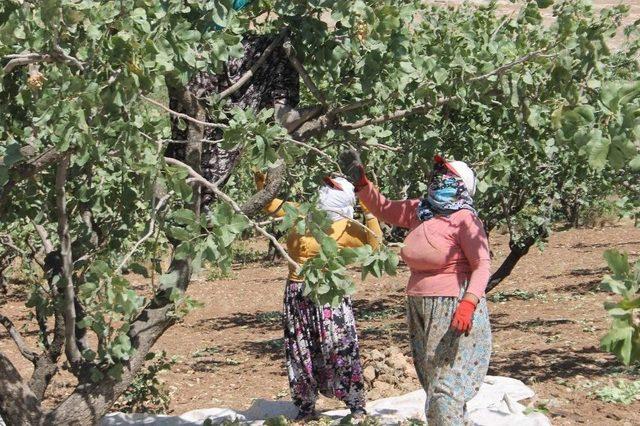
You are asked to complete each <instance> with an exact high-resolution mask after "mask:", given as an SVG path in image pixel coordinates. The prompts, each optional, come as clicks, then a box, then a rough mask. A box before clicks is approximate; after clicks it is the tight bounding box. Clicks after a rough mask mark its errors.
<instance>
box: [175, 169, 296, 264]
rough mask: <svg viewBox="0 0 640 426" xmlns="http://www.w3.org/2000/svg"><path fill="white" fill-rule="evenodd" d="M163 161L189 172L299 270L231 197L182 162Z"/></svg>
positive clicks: (294, 262) (274, 240)
mask: <svg viewBox="0 0 640 426" xmlns="http://www.w3.org/2000/svg"><path fill="white" fill-rule="evenodd" d="M164 160H165V161H166V162H167V164H171V165H174V166H178V167H182V168H184V169H186V170H187V172H189V176H191V178H192V179H193V180H194V181H195V182H197V183H199V184H200V185H202V186H205V187H206V188H207V189H209V190H210V191H211V192H213V193H214V194H216V196H217V197H219V198H220V199H221V200H222V201H224V202H225V203H227V204H229V205H230V206H231V208H232V209H233V210H234V211H235V212H236V213H237V214H239V215H241V216H243V217H244V218H245V219H246V220H248V221H249V223H250V224H251V226H253V228H254V229H255V230H256V231H258V232H259V233H260V234H262V235H263V236H264V237H266V238H268V239H269V240H270V241H271V242H272V243H273V245H274V246H275V247H276V248H277V249H278V251H279V252H280V254H281V255H282V257H284V258H285V259H287V262H289V264H290V265H291V266H293V267H294V268H295V270H296V271H297V270H299V269H300V265H299V264H298V263H297V262H296V261H295V260H293V259H292V258H291V256H289V254H288V253H287V251H286V250H285V249H284V247H282V245H281V244H280V243H279V242H278V239H277V238H276V237H274V236H273V235H271V234H270V233H269V232H267V231H266V230H265V229H264V228H262V227H261V226H260V225H259V224H258V223H257V222H254V221H253V220H251V218H249V216H247V215H246V214H245V213H244V212H243V211H242V209H241V208H240V206H239V205H238V203H236V202H235V201H234V200H233V199H232V198H231V197H229V196H228V195H227V194H225V193H224V192H222V191H221V190H220V188H218V187H217V186H216V185H214V184H212V183H211V182H209V181H208V180H206V179H205V178H204V177H202V176H201V175H200V174H198V173H196V171H195V170H193V169H192V168H191V167H189V166H188V165H186V164H185V163H183V162H182V161H179V160H176V159H175V158H169V157H165V158H164Z"/></svg>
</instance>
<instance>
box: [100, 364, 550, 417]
mask: <svg viewBox="0 0 640 426" xmlns="http://www.w3.org/2000/svg"><path fill="white" fill-rule="evenodd" d="M533 395H534V392H533V390H532V389H531V388H529V387H527V386H526V385H525V384H524V383H522V382H521V381H519V380H515V379H511V378H508V377H496V376H487V377H486V378H485V382H484V383H483V385H482V386H481V387H480V391H479V392H478V395H476V397H475V398H473V399H472V400H471V401H470V402H469V404H468V405H467V408H468V410H469V416H470V418H471V420H472V421H473V422H474V424H475V425H476V426H508V425H517V426H551V422H550V421H549V419H548V418H547V417H546V416H545V415H544V414H542V413H530V414H528V415H526V414H524V411H525V407H524V406H523V405H522V404H520V403H518V401H521V400H523V399H526V398H531V397H532V396H533ZM424 402H425V395H424V392H423V391H422V390H417V391H415V392H411V393H408V394H406V395H401V396H397V397H393V398H385V399H380V400H377V401H371V402H370V403H368V404H367V411H368V412H369V414H370V415H373V416H376V417H378V418H379V419H380V420H381V422H382V423H383V424H386V425H397V424H399V423H400V422H402V421H403V420H407V419H410V418H417V419H422V420H424ZM323 414H324V415H327V416H331V417H335V418H336V419H338V418H341V417H343V416H346V415H347V414H349V412H348V410H336V411H329V412H325V413H323ZM279 415H283V416H285V417H289V418H293V417H294V416H295V415H296V408H295V407H294V406H293V404H292V403H291V402H289V401H268V400H263V399H259V400H255V401H254V403H253V404H252V405H251V407H250V408H249V409H248V410H246V411H241V412H235V411H233V410H230V409H225V408H209V409H202V410H194V411H189V412H188V413H185V414H182V415H180V416H163V415H145V414H123V413H111V414H109V415H107V416H105V417H104V418H103V420H102V423H101V426H132V425H147V424H154V425H160V426H186V425H189V426H191V425H193V426H196V425H197V426H200V425H202V422H204V420H206V419H207V418H209V419H211V420H213V422H214V424H215V423H221V422H222V421H224V420H240V421H243V422H247V423H248V424H251V425H261V424H262V423H263V422H264V420H266V419H268V418H270V417H275V416H279Z"/></svg>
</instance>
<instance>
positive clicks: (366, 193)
mask: <svg viewBox="0 0 640 426" xmlns="http://www.w3.org/2000/svg"><path fill="white" fill-rule="evenodd" d="M358 197H359V198H360V201H362V204H364V205H365V206H366V207H367V208H368V209H369V211H371V213H372V214H373V215H374V216H375V217H377V218H378V219H380V220H382V221H383V222H386V223H388V224H390V225H395V226H400V227H402V228H411V223H412V222H413V221H414V220H417V213H416V212H417V209H418V203H419V200H417V199H414V200H402V201H391V200H388V199H387V198H386V197H385V196H384V195H382V194H381V193H380V191H379V190H378V188H376V187H375V186H374V185H373V183H371V182H369V181H368V180H367V182H366V184H365V185H364V186H362V187H361V188H360V190H359V191H358Z"/></svg>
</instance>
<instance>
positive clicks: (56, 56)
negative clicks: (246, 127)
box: [3, 45, 84, 75]
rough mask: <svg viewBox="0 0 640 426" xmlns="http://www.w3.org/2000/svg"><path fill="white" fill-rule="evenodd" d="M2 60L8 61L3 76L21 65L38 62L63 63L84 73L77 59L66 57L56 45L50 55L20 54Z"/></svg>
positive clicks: (82, 66)
mask: <svg viewBox="0 0 640 426" xmlns="http://www.w3.org/2000/svg"><path fill="white" fill-rule="evenodd" d="M4 59H9V62H8V63H7V64H6V65H5V66H4V68H3V71H4V74H5V75H6V74H9V73H10V72H11V71H13V70H14V69H15V68H16V67H19V66H22V65H30V64H36V63H39V62H48V63H51V62H63V63H67V64H70V65H73V66H75V67H76V68H78V69H79V70H80V71H84V65H83V64H82V62H80V61H79V60H78V59H76V58H74V57H73V56H70V55H67V54H66V53H65V52H64V51H63V50H62V48H61V47H60V46H58V45H56V46H54V48H53V52H52V53H29V52H27V53H21V54H13V55H7V56H5V57H4Z"/></svg>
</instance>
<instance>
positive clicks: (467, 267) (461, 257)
mask: <svg viewBox="0 0 640 426" xmlns="http://www.w3.org/2000/svg"><path fill="white" fill-rule="evenodd" d="M358 197H359V198H360V200H361V201H362V203H364V205H365V206H367V208H368V209H369V210H370V211H371V213H373V214H374V215H375V216H376V217H377V218H379V219H381V220H382V221H384V222H386V223H388V224H390V225H395V226H399V227H402V228H408V229H409V234H408V235H407V238H405V240H404V247H403V248H402V250H401V251H400V255H401V257H402V259H403V260H404V261H405V263H406V264H407V266H409V269H410V270H411V277H410V278H409V284H407V295H409V296H452V297H458V296H459V295H460V289H461V287H462V286H463V285H464V284H465V282H467V281H468V282H469V285H468V287H467V291H468V292H469V293H471V294H473V295H475V296H477V297H478V298H482V297H483V296H484V292H485V288H486V287H487V282H488V281H489V277H490V276H491V272H490V257H489V243H488V240H487V234H486V233H485V232H484V228H483V226H482V222H481V221H480V219H478V217H477V216H476V215H475V214H473V213H472V212H471V211H469V210H459V211H457V212H455V213H453V214H451V215H449V216H436V217H434V218H433V219H430V220H427V221H424V222H423V221H421V220H420V219H418V215H417V208H418V204H419V203H420V200H418V199H414V200H404V201H390V200H387V199H386V198H385V197H384V195H382V194H380V192H379V191H378V190H377V189H376V188H375V187H374V186H373V184H372V183H371V182H369V183H368V184H367V185H366V186H364V187H363V188H362V189H361V190H360V191H358Z"/></svg>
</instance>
